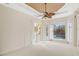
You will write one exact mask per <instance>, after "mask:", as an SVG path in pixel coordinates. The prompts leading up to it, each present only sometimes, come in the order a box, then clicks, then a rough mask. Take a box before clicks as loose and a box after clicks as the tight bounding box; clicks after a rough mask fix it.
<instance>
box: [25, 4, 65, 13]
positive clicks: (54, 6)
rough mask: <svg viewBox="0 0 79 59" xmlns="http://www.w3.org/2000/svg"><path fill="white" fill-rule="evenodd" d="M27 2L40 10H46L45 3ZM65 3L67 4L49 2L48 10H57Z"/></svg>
mask: <svg viewBox="0 0 79 59" xmlns="http://www.w3.org/2000/svg"><path fill="white" fill-rule="evenodd" d="M26 4H27V5H29V6H31V7H32V8H34V9H35V10H37V11H38V12H44V10H45V5H44V3H26ZM64 5H65V3H47V12H55V11H57V10H59V9H60V8H61V7H62V6H64Z"/></svg>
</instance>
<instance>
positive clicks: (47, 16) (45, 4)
mask: <svg viewBox="0 0 79 59" xmlns="http://www.w3.org/2000/svg"><path fill="white" fill-rule="evenodd" d="M44 8H45V10H44V12H42V13H41V15H39V17H42V18H52V16H54V15H57V14H62V13H66V12H67V11H63V12H48V11H47V3H44Z"/></svg>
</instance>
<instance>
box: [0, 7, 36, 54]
mask: <svg viewBox="0 0 79 59" xmlns="http://www.w3.org/2000/svg"><path fill="white" fill-rule="evenodd" d="M32 20H35V18H33V17H32V16H29V15H26V14H23V13H20V12H18V11H15V10H13V9H10V8H8V7H5V6H2V5H0V52H1V53H2V52H4V53H5V52H7V51H11V50H14V49H18V48H22V47H24V45H26V46H28V44H29V43H31V37H30V36H31V32H32V26H33V23H32Z"/></svg>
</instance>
